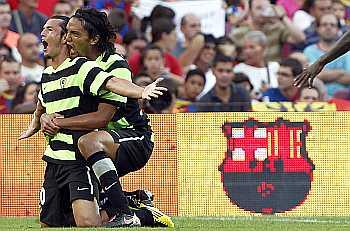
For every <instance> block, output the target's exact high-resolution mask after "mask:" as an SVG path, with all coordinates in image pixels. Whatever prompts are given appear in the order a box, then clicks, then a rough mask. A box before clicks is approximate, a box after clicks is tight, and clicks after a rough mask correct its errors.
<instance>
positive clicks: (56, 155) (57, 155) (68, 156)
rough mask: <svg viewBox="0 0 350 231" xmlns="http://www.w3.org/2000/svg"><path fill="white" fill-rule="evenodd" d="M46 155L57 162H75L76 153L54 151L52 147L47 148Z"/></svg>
mask: <svg viewBox="0 0 350 231" xmlns="http://www.w3.org/2000/svg"><path fill="white" fill-rule="evenodd" d="M44 155H45V156H48V157H51V158H52V159H56V160H75V152H72V151H68V150H59V151H53V150H52V149H51V148H50V146H47V148H46V150H45V152H44Z"/></svg>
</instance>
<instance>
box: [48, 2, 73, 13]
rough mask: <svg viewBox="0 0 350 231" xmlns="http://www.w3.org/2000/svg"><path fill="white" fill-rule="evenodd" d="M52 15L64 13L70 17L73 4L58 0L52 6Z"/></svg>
mask: <svg viewBox="0 0 350 231" xmlns="http://www.w3.org/2000/svg"><path fill="white" fill-rule="evenodd" d="M53 15H64V16H67V17H70V16H72V15H73V6H72V5H71V3H70V2H68V1H62V0H60V1H58V2H57V3H55V5H54V6H53Z"/></svg>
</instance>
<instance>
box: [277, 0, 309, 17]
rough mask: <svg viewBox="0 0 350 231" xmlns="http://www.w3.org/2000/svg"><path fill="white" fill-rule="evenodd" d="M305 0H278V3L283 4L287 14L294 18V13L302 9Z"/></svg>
mask: <svg viewBox="0 0 350 231" xmlns="http://www.w3.org/2000/svg"><path fill="white" fill-rule="evenodd" d="M303 2H304V0H278V1H277V5H280V6H282V7H283V8H284V9H285V11H286V14H287V16H288V17H289V18H290V19H292V18H293V15H294V13H295V12H296V11H297V10H299V9H300V7H301V6H302V3H303Z"/></svg>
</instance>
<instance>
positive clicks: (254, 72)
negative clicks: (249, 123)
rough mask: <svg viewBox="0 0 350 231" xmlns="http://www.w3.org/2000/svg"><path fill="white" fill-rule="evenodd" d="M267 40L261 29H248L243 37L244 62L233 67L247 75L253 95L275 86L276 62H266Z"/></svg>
mask: <svg viewBox="0 0 350 231" xmlns="http://www.w3.org/2000/svg"><path fill="white" fill-rule="evenodd" d="M267 44H268V40H267V38H266V36H265V35H264V33H262V32H261V31H250V32H248V33H247V34H246V35H245V37H244V47H243V57H244V63H240V64H238V65H236V66H235V67H234V72H235V73H237V72H242V73H244V74H246V75H247V76H248V77H249V80H250V81H251V83H252V84H253V86H254V93H253V95H255V96H258V97H257V98H256V99H259V97H261V94H262V93H263V92H264V91H265V90H266V89H267V88H269V87H277V77H276V72H277V70H278V66H279V65H278V63H277V62H267V61H266V58H265V53H266V49H267Z"/></svg>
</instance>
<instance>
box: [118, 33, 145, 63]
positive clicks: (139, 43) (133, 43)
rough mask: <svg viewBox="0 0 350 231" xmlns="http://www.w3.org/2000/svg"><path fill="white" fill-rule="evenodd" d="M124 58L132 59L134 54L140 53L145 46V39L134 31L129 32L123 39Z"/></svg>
mask: <svg viewBox="0 0 350 231" xmlns="http://www.w3.org/2000/svg"><path fill="white" fill-rule="evenodd" d="M123 45H124V47H125V49H126V57H127V58H128V57H132V56H133V55H134V54H135V53H136V52H139V53H141V52H142V51H143V49H145V47H146V46H147V39H146V37H144V36H143V35H142V34H141V33H139V32H137V31H135V30H129V31H128V32H127V33H126V34H125V36H124V37H123Z"/></svg>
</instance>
